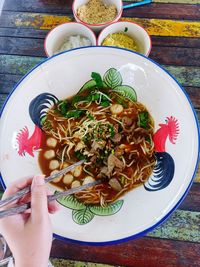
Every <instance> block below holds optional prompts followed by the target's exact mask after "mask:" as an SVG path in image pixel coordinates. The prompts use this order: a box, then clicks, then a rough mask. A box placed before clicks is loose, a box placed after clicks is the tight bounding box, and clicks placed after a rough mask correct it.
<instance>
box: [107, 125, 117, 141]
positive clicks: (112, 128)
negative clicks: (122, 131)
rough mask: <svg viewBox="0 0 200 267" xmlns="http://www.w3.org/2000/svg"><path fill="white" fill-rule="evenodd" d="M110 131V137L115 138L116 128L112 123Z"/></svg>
mask: <svg viewBox="0 0 200 267" xmlns="http://www.w3.org/2000/svg"><path fill="white" fill-rule="evenodd" d="M108 131H109V133H110V137H111V138H113V137H114V135H115V130H114V127H113V126H112V125H111V124H109V125H108Z"/></svg>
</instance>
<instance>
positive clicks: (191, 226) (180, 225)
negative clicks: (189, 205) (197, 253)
mask: <svg viewBox="0 0 200 267" xmlns="http://www.w3.org/2000/svg"><path fill="white" fill-rule="evenodd" d="M198 204H199V203H198ZM199 233H200V212H191V211H183V210H176V211H175V212H174V213H173V214H172V215H171V216H170V218H169V219H168V220H166V221H165V222H164V223H163V224H162V225H161V226H159V227H157V228H156V229H155V230H153V231H151V232H150V233H148V234H147V236H151V237H158V238H163V239H170V240H179V241H191V242H198V243H200V235H199Z"/></svg>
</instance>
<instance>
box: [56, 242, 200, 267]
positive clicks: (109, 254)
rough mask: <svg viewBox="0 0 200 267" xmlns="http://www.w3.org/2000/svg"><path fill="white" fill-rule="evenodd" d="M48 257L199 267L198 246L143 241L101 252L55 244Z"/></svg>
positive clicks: (153, 266)
mask: <svg viewBox="0 0 200 267" xmlns="http://www.w3.org/2000/svg"><path fill="white" fill-rule="evenodd" d="M51 256H52V257H58V258H67V259H72V260H82V261H91V262H101V263H106V264H113V265H115V266H119V265H122V266H127V267H128V266H130V267H134V266H135V267H191V266H193V267H198V266H200V244H197V243H190V242H180V241H170V240H162V239H155V238H149V237H143V238H139V239H137V240H132V241H129V242H126V243H123V244H119V245H115V246H105V247H104V248H103V249H102V247H97V246H93V247H91V246H86V245H77V244H71V243H65V242H63V241H59V240H55V241H54V242H53V247H52V251H51Z"/></svg>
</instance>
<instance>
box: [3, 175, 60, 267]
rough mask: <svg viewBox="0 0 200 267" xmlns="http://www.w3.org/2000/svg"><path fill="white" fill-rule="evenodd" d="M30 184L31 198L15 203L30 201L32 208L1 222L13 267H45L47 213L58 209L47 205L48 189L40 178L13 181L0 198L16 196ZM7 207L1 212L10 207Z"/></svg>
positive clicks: (48, 242) (48, 228)
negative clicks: (11, 254) (11, 256)
mask: <svg viewBox="0 0 200 267" xmlns="http://www.w3.org/2000/svg"><path fill="white" fill-rule="evenodd" d="M30 184H31V195H30V194H29V196H25V197H23V198H22V199H21V200H19V201H16V202H15V203H14V204H15V205H16V204H21V203H24V202H27V201H28V200H30V199H31V209H30V210H28V211H26V212H25V213H23V214H17V215H13V216H10V217H6V218H3V219H1V220H0V232H1V234H2V235H3V236H4V238H5V240H6V241H7V243H8V246H9V247H10V249H11V251H12V253H13V257H14V259H15V266H16V267H27V266H29V267H32V266H34V267H47V266H48V259H49V254H50V249H51V244H52V226H51V221H50V218H49V212H50V213H54V212H56V211H57V210H58V204H57V203H56V202H51V203H49V204H47V189H46V187H45V183H44V177H43V176H42V175H40V176H35V177H33V178H24V179H20V180H18V181H16V182H14V183H13V184H12V185H11V186H10V187H8V188H7V189H6V191H5V193H4V194H3V197H2V199H5V198H7V197H9V196H10V195H13V194H15V193H16V192H17V191H19V190H21V189H23V188H24V187H26V186H28V185H30ZM12 206H13V204H9V205H7V206H6V207H4V208H2V210H3V209H8V208H10V207H12Z"/></svg>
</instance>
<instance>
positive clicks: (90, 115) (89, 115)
mask: <svg viewBox="0 0 200 267" xmlns="http://www.w3.org/2000/svg"><path fill="white" fill-rule="evenodd" d="M87 117H88V119H90V120H91V121H93V120H94V116H92V114H91V113H90V112H87Z"/></svg>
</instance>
